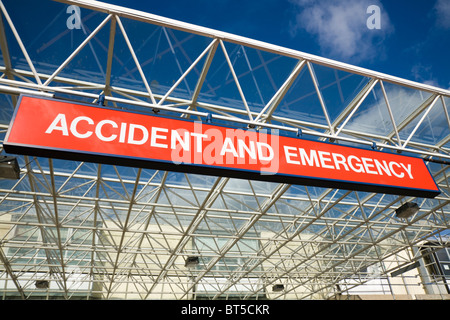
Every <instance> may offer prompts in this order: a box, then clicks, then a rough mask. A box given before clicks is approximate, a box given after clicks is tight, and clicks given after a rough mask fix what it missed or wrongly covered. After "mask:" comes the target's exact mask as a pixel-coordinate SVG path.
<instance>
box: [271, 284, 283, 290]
mask: <svg viewBox="0 0 450 320" xmlns="http://www.w3.org/2000/svg"><path fill="white" fill-rule="evenodd" d="M283 290H284V284H275V285H273V286H272V291H273V292H280V291H283Z"/></svg>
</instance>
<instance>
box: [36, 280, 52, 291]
mask: <svg viewBox="0 0 450 320" xmlns="http://www.w3.org/2000/svg"><path fill="white" fill-rule="evenodd" d="M34 285H35V286H36V288H38V289H48V287H49V282H48V281H47V280H36V282H35V283H34Z"/></svg>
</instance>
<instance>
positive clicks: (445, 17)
mask: <svg viewBox="0 0 450 320" xmlns="http://www.w3.org/2000/svg"><path fill="white" fill-rule="evenodd" d="M434 11H435V14H436V25H437V26H438V27H442V28H444V29H450V19H449V17H450V1H448V0H437V1H436V4H435V5H434Z"/></svg>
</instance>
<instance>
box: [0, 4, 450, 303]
mask: <svg viewBox="0 0 450 320" xmlns="http://www.w3.org/2000/svg"><path fill="white" fill-rule="evenodd" d="M21 2H23V3H22V4H19V3H21ZM69 5H74V6H77V7H78V8H82V11H81V13H82V14H81V15H80V16H75V17H74V18H77V17H79V18H81V22H82V23H81V25H80V29H72V30H71V29H69V28H68V27H66V25H65V23H66V19H67V18H68V17H69V15H70V13H69V14H68V13H67V12H69V11H66V9H67V8H68V6H69ZM39 6H40V7H45V10H47V9H48V10H49V12H55V16H48V15H47V16H45V15H44V16H40V19H41V20H44V21H42V22H40V25H41V26H42V31H39V32H38V31H36V29H33V28H37V27H36V26H33V24H24V22H23V19H21V16H22V15H23V16H25V15H26V14H25V13H24V12H27V10H32V8H34V7H33V5H32V2H28V1H17V0H14V1H8V0H1V1H0V9H1V15H0V17H1V20H0V48H1V52H2V57H1V58H2V61H1V65H0V72H1V77H0V93H1V103H2V105H1V110H2V111H1V124H0V125H1V127H0V128H1V130H2V140H3V138H4V135H5V132H6V130H7V128H8V123H9V121H10V119H11V117H12V112H13V109H14V106H15V103H16V101H17V97H18V95H19V94H33V95H37V96H45V97H55V98H65V99H75V100H79V101H83V102H90V103H98V102H99V99H100V97H103V96H104V104H105V105H106V106H108V107H112V108H121V109H129V110H139V111H140V112H149V113H158V114H163V115H168V116H174V117H183V118H190V119H193V120H203V121H206V119H208V120H209V121H212V122H214V123H218V124H225V125H230V126H235V127H236V126H237V127H243V128H245V127H251V128H256V129H258V130H263V129H264V130H276V131H278V132H281V133H283V134H301V135H302V136H303V137H305V138H308V139H316V140H326V141H329V142H331V143H340V144H345V145H356V146H359V147H361V148H373V149H377V150H380V151H386V152H401V153H403V154H410V155H414V156H419V157H424V158H425V159H426V160H427V165H428V166H429V169H430V172H431V173H432V174H433V176H434V177H435V180H436V182H437V183H438V185H439V187H440V189H441V191H442V193H441V194H440V195H439V196H437V197H436V198H434V199H427V198H410V197H405V196H395V195H389V194H380V193H378V194H376V193H364V192H356V191H348V190H338V189H326V188H315V187H308V186H300V185H289V184H283V183H279V184H278V183H267V182H260V181H247V180H241V179H231V178H225V177H211V176H202V175H194V174H188V173H186V174H182V173H175V172H164V171H158V170H148V169H141V168H128V167H119V166H113V165H104V164H96V163H88V162H75V161H66V160H64V161H63V160H58V159H47V158H38V157H28V156H20V157H19V163H20V167H21V176H20V179H18V180H16V181H15V180H5V179H2V180H0V292H1V293H2V297H3V298H8V297H13V296H18V297H20V298H23V299H35V298H36V299H37V298H61V299H75V298H77V299H262V298H269V299H328V298H332V297H334V296H336V295H338V294H342V293H343V291H345V290H350V288H351V287H355V286H359V285H363V284H364V283H367V282H369V281H371V280H372V279H373V278H374V277H375V275H374V273H373V272H369V271H368V270H372V269H371V268H374V266H379V268H378V269H377V270H378V271H377V272H378V273H376V276H377V277H380V278H383V279H385V280H386V281H391V283H392V282H393V280H395V279H391V277H390V274H391V273H392V272H394V271H395V270H398V269H399V268H401V267H404V266H405V265H408V264H410V263H413V262H415V261H418V260H419V259H421V253H420V251H418V250H414V248H415V247H417V246H420V245H421V244H422V243H423V242H424V241H426V240H427V239H430V238H433V239H434V240H436V241H435V243H438V244H440V245H445V243H444V242H445V241H444V240H445V237H444V236H443V234H444V235H445V232H446V231H447V230H448V228H449V213H450V210H449V206H448V204H449V201H450V187H449V180H448V174H449V171H448V167H447V166H448V161H449V160H450V154H449V147H450V145H449V140H450V118H449V115H448V106H449V104H450V92H449V91H448V90H443V89H440V88H436V87H432V86H429V85H424V84H420V83H415V82H411V81H408V80H404V79H399V78H396V77H393V76H389V75H385V74H380V73H377V72H373V71H370V70H365V69H362V68H358V67H355V66H351V65H347V64H343V63H339V62H336V61H331V60H328V59H324V58H321V57H316V56H312V55H308V54H305V53H303V52H298V51H295V50H290V49H287V48H282V47H278V46H274V45H270V44H266V43H262V42H259V41H255V40H251V39H247V38H243V37H240V36H236V35H231V34H227V33H223V32H219V31H215V30H210V29H207V28H203V27H199V26H195V25H191V24H187V23H183V22H180V21H174V20H171V19H166V18H163V17H159V16H155V15H152V14H149V13H145V12H139V11H136V10H131V9H127V8H123V7H118V6H113V5H109V4H105V3H101V2H98V1H87V0H76V1H75V0H74V1H68V0H67V1H66V0H61V1H44V2H42V3H40V5H39ZM19 7H20V10H17V9H18V8H19ZM21 12H22V13H21ZM27 14H30V12H28V13H27ZM61 24H62V25H61ZM37 29H38V28H37ZM50 30H57V31H56V33H54V32H51V31H50ZM24 34H25V36H24ZM70 37H72V38H70ZM75 38H76V39H75ZM68 39H71V40H70V41H69V40H68ZM69 44H70V45H69ZM406 201H414V202H417V203H418V204H419V206H420V210H419V212H418V213H416V214H415V215H414V216H413V217H411V218H409V219H399V218H396V217H395V209H397V208H398V207H399V206H400V205H401V204H403V203H405V202H406ZM438 246H439V245H438ZM190 257H194V258H198V264H196V265H195V266H189V265H188V264H186V261H187V260H189V258H190ZM394 282H395V281H394ZM280 284H282V285H283V287H282V290H281V291H279V290H277V289H275V290H274V288H275V287H274V286H275V285H280ZM416 285H417V284H416ZM278 288H279V287H278Z"/></svg>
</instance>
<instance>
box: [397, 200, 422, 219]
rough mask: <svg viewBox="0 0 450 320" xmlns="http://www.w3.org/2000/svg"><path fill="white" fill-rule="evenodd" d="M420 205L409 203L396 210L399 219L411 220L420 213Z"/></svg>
mask: <svg viewBox="0 0 450 320" xmlns="http://www.w3.org/2000/svg"><path fill="white" fill-rule="evenodd" d="M419 209H420V208H419V205H418V204H417V203H415V202H407V203H405V204H403V205H402V206H400V207H399V208H398V209H396V210H395V215H396V216H397V218H404V219H406V218H409V217H411V216H412V215H413V214H415V213H417V212H418V211H419Z"/></svg>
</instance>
